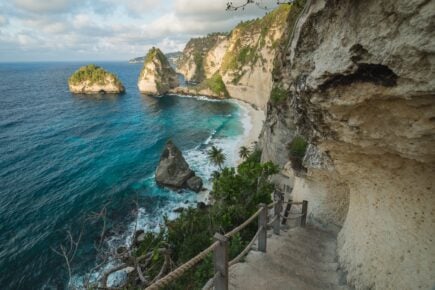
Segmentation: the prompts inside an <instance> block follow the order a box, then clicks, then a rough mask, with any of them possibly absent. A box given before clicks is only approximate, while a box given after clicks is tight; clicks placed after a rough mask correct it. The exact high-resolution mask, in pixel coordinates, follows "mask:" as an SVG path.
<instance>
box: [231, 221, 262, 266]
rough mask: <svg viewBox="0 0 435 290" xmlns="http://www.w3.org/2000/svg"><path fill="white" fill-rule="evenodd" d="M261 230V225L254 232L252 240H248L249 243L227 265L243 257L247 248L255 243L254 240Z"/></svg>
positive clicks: (247, 250)
mask: <svg viewBox="0 0 435 290" xmlns="http://www.w3.org/2000/svg"><path fill="white" fill-rule="evenodd" d="M262 230H263V227H260V228H259V229H258V230H257V232H256V233H255V235H254V237H253V238H252V240H251V241H250V242H249V244H248V245H247V246H246V247H245V248H244V249H243V251H241V252H240V254H239V255H238V256H237V257H235V258H234V259H232V260H231V261H230V262H229V263H228V267H229V266H232V265H234V264H236V263H237V262H239V261H240V259H241V258H243V256H244V255H246V254H247V253H248V252H249V250H250V249H251V247H252V245H253V244H254V243H255V240H257V238H258V235H259V234H260V232H261V231H262Z"/></svg>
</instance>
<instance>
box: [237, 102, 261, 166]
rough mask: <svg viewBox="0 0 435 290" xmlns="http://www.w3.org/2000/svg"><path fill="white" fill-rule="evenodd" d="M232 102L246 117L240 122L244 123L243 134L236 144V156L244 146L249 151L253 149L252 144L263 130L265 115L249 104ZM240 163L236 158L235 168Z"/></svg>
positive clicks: (240, 160) (239, 159)
mask: <svg viewBox="0 0 435 290" xmlns="http://www.w3.org/2000/svg"><path fill="white" fill-rule="evenodd" d="M232 101H233V102H234V103H236V104H238V105H239V107H240V108H241V110H242V111H243V114H246V115H247V117H246V118H243V117H242V121H245V122H244V123H243V129H244V132H243V135H242V137H241V140H240V142H239V144H238V148H237V156H238V152H239V149H240V147H242V146H245V147H247V148H248V149H250V150H252V149H253V148H254V146H255V144H254V143H255V142H257V141H258V137H259V136H260V133H261V130H262V128H263V122H264V120H265V119H266V113H265V112H264V111H263V110H261V109H257V108H254V107H253V106H252V105H251V104H249V103H247V102H244V101H240V100H236V99H232ZM246 120H247V121H246ZM242 161H243V160H242V159H241V158H240V157H238V158H237V160H236V164H235V166H237V165H239V164H240V163H241V162H242Z"/></svg>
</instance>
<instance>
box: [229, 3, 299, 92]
mask: <svg viewBox="0 0 435 290" xmlns="http://www.w3.org/2000/svg"><path fill="white" fill-rule="evenodd" d="M292 7H293V5H280V6H279V7H278V8H276V9H275V10H273V11H272V12H270V13H268V14H266V15H265V16H264V17H263V18H257V19H254V20H249V21H245V22H240V23H239V24H238V25H237V26H236V28H235V29H234V30H233V31H232V32H231V35H232V37H231V38H232V39H233V40H234V39H235V44H234V46H233V47H234V48H233V50H231V51H227V53H226V54H225V56H224V58H223V60H222V66H221V71H222V72H224V73H225V72H227V71H241V70H242V68H243V67H244V66H253V65H254V64H255V63H256V62H257V61H258V60H261V61H263V59H262V58H261V54H260V51H261V49H262V48H263V47H265V46H266V43H267V41H266V39H267V38H268V34H269V31H270V29H271V28H272V27H273V26H275V25H284V23H285V22H286V20H287V17H288V15H289V13H290V11H292V10H293V9H292ZM258 34H260V35H259V37H258V38H257V37H256V35H258ZM245 39H250V40H255V41H252V43H249V44H247V43H246V40H245ZM242 40H243V41H242ZM276 46H277V40H275V41H273V42H272V43H271V44H270V47H269V48H272V47H273V48H275V47H276ZM243 74H244V72H242V73H233V77H234V78H233V80H232V83H233V84H235V85H236V84H238V82H239V81H240V79H241V78H242V76H243Z"/></svg>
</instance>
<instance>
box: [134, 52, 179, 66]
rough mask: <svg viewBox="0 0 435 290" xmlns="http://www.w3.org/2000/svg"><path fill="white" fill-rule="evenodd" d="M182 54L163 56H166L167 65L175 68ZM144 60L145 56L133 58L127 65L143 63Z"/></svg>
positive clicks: (175, 53)
mask: <svg viewBox="0 0 435 290" xmlns="http://www.w3.org/2000/svg"><path fill="white" fill-rule="evenodd" d="M182 54H183V53H182V52H181V51H175V52H169V53H165V56H166V59H167V60H168V62H169V64H170V65H171V66H172V67H175V66H176V63H177V62H178V60H179V58H180V57H181V55H182ZM146 58H147V57H146V55H145V56H139V57H135V58H132V59H130V60H129V61H128V63H144V62H145V60H146Z"/></svg>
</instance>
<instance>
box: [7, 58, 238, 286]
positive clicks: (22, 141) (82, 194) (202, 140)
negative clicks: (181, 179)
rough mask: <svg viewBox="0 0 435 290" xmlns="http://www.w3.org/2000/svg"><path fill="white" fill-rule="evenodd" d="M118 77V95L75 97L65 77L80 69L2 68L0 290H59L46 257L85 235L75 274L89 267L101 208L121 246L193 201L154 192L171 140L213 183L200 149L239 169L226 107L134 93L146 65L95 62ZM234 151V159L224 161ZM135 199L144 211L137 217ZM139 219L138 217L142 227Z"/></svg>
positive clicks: (234, 114)
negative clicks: (218, 152) (217, 152)
mask: <svg viewBox="0 0 435 290" xmlns="http://www.w3.org/2000/svg"><path fill="white" fill-rule="evenodd" d="M97 64H100V65H102V66H104V68H106V69H108V70H110V71H112V72H114V73H116V74H117V75H118V76H119V78H120V79H121V81H122V82H123V83H124V85H125V87H126V93H125V94H123V95H119V96H116V95H104V96H99V97H91V96H82V95H72V94H70V93H69V92H68V89H67V85H66V81H67V78H68V76H69V75H70V74H71V73H72V72H73V71H74V70H76V69H77V68H78V67H79V66H81V65H83V64H82V63H27V64H0V285H1V289H44V288H46V289H56V288H57V289H62V288H64V287H65V282H66V279H67V276H66V272H65V268H64V263H63V260H62V258H61V257H60V256H58V255H56V254H55V253H54V252H53V251H52V250H51V248H56V247H58V246H59V245H60V244H61V243H62V242H63V241H65V237H66V230H71V231H72V232H73V234H78V231H79V230H80V228H81V227H82V226H84V235H83V238H82V240H81V243H80V247H79V249H78V252H77V256H76V258H75V260H74V262H73V265H72V266H73V274H74V277H80V276H81V275H83V274H84V273H86V272H87V271H88V270H89V268H90V267H91V266H92V265H93V264H94V262H95V251H94V250H93V247H92V245H93V243H94V242H95V241H96V240H98V239H99V230H100V229H101V224H99V223H92V222H89V221H88V220H87V217H89V215H90V214H91V213H92V212H96V211H100V210H101V209H102V208H103V206H105V205H106V206H107V208H108V214H107V216H108V229H109V230H108V231H107V234H106V237H105V242H106V243H109V244H110V245H112V246H119V245H121V244H123V243H126V242H128V238H127V236H129V234H130V233H131V231H132V225H133V224H136V220H137V223H138V227H139V228H144V229H147V230H155V229H157V228H158V227H159V224H161V222H162V217H163V215H165V214H167V215H169V216H171V217H173V216H174V214H173V212H172V210H173V209H174V208H175V207H179V206H180V205H182V206H189V205H194V204H195V202H196V194H195V193H192V192H187V191H184V192H174V191H170V190H166V189H163V188H159V187H158V186H156V184H155V182H154V178H153V177H154V170H155V168H156V165H157V163H158V160H159V156H160V152H161V150H162V149H163V146H164V144H165V142H166V140H167V139H168V138H171V139H172V140H173V141H174V142H175V143H176V144H177V145H178V146H179V148H180V149H181V150H182V151H183V152H184V154H185V156H186V159H187V160H188V162H189V163H190V164H191V166H192V167H193V168H194V169H196V170H198V171H199V173H200V175H201V176H202V177H203V178H204V179H206V180H207V179H208V178H209V175H210V173H211V171H212V170H213V168H212V167H211V166H210V165H209V164H208V161H207V160H206V157H205V151H206V150H207V148H208V147H209V146H211V145H213V144H216V145H218V146H220V147H223V148H224V150H226V152H227V153H228V154H229V155H228V156H229V161H228V162H229V164H232V162H234V154H235V153H234V149H235V148H236V147H237V144H238V142H239V139H240V136H241V134H242V133H243V124H242V121H241V118H242V117H243V116H242V115H243V113H242V112H241V110H240V109H239V107H238V106H237V105H235V104H233V103H231V102H223V101H210V100H199V99H195V98H189V97H180V96H164V97H162V98H151V97H146V96H142V95H140V93H139V92H138V91H137V88H136V80H137V76H138V74H139V70H140V68H141V65H139V64H127V63H114V62H107V63H97ZM230 151H231V152H230ZM135 200H138V202H139V207H140V209H139V214H138V215H137V211H136V206H135ZM137 217H138V218H137Z"/></svg>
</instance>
